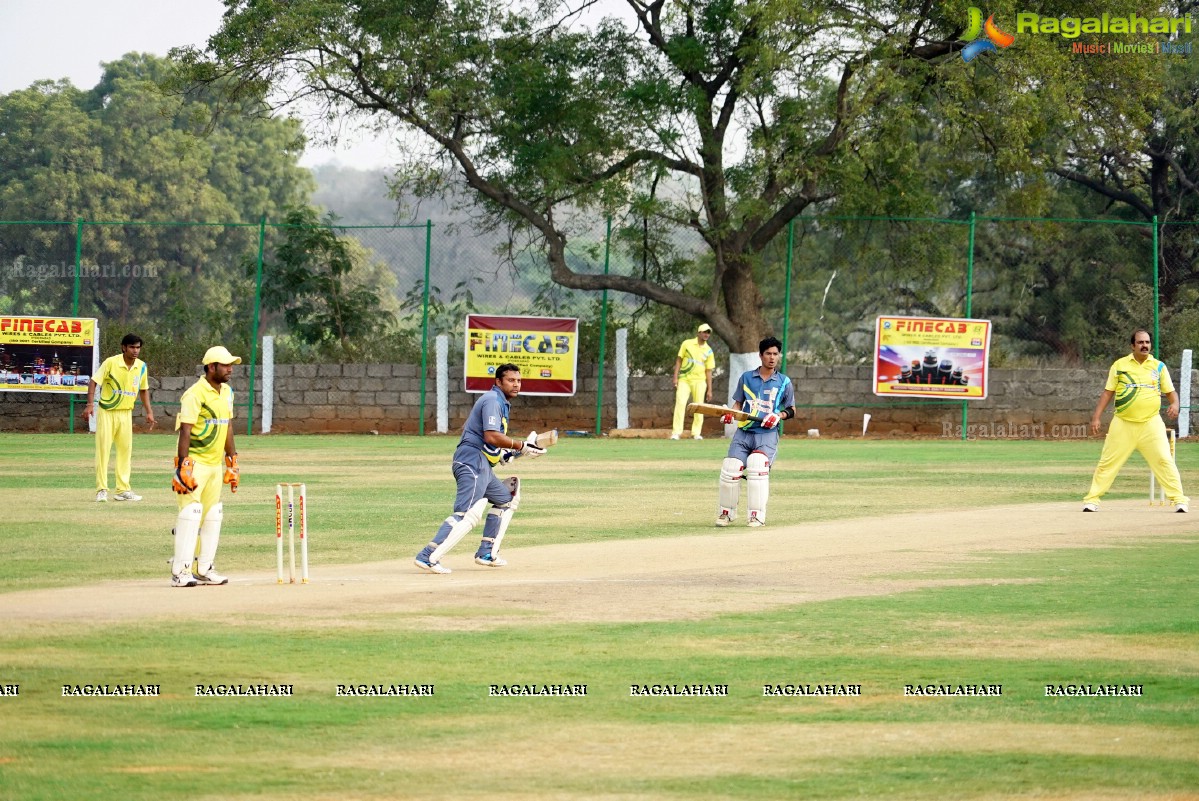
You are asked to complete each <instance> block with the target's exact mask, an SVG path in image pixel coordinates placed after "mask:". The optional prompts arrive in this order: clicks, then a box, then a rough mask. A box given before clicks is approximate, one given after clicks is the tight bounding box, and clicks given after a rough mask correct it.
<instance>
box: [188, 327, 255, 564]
mask: <svg viewBox="0 0 1199 801" xmlns="http://www.w3.org/2000/svg"><path fill="white" fill-rule="evenodd" d="M235 364H241V358H240V357H238V356H234V355H233V354H231V353H230V352H229V351H228V350H227V349H225V348H224V347H222V346H220V345H217V346H216V347H212V348H209V349H208V351H207V352H206V353H205V354H204V377H203V378H201V379H200V380H199V381H197V382H196V383H195V384H192V386H191V387H190V388H189V389H188V390H187V391H186V392H184V393H183V397H182V398H181V399H180V401H179V416H178V417H177V418H176V420H175V430H176V431H178V432H179V443H178V446H177V450H176V455H175V473H174V475H173V476H172V477H171V487H172V488H173V489H174V490H175V492H176V493H177V495H178V500H179V516H178V518H176V520H175V531H174V534H175V556H174V558H173V559H172V560H171V586H172V587H194V586H196V585H197V584H227V583H229V579H227V578H225V577H224V576H222V575H221V574H220V573H218V572H217V571H216V567H215V565H214V562H215V560H216V549H217V543H218V542H219V541H220V538H221V520H222V518H223V517H224V504H222V503H221V483H222V480H223V482H224V483H225V484H228V485H229V489H230V490H232V491H233V492H237V485H238V482H239V480H240V478H241V473H240V470H239V469H238V466H237V448H236V447H234V444H233V428H232V427H231V426H230V421H231V420H232V419H233V390H232V389H231V388H230V387H229V377H230V376H231V375H232V374H233V365H235ZM197 541H198V542H199V551H198V553H197V550H196V544H197ZM193 571H194V572H193Z"/></svg>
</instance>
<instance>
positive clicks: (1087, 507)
mask: <svg viewBox="0 0 1199 801" xmlns="http://www.w3.org/2000/svg"><path fill="white" fill-rule="evenodd" d="M1082 510H1083V511H1084V512H1098V511H1099V504H1097V503H1084V504H1083V505H1082Z"/></svg>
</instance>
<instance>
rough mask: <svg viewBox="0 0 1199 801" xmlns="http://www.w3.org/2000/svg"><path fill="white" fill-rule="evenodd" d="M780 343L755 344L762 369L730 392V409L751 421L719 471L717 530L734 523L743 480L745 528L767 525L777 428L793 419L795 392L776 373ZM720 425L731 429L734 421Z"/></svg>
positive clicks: (744, 376)
mask: <svg viewBox="0 0 1199 801" xmlns="http://www.w3.org/2000/svg"><path fill="white" fill-rule="evenodd" d="M782 354H783V343H782V342H779V341H778V340H777V339H775V338H774V337H767V338H766V339H763V340H762V341H761V342H759V343H758V355H759V356H760V357H761V358H762V366H761V367H759V368H757V369H756V370H748V371H746V372H745V373H743V374H742V375H741V378H740V380H739V381H738V382H737V389H736V390H735V391H734V392H733V406H732V408H734V409H738V410H740V411H743V412H749V413H750V414H752V415H754V417H753V419H751V420H745V421H742V422H740V423H738V424H737V426H738V428H737V432H736V433H735V434H733V441H732V442H731V443H730V444H729V451H728V455H727V456H725V458H724V462H723V463H722V464H721V466H720V499H719V514H718V515H717V517H716V525H718V526H727V525H729V524H730V523H732V522H733V521H734V520H735V519H737V500H738V498H739V497H740V495H741V479H742V478H743V477H744V478H745V485H746V496H747V497H746V500H747V501H748V503H747V506H748V508H749V519H748V525H749V526H750V527H754V528H756V527H758V526H764V525H766V501H767V500H768V498H769V497H770V467H771V465H773V464H774V460H775V456H776V455H777V454H778V447H779V430H778V424H779V423H781V422H782V421H783V420H790V419H791V418H793V417H795V387H794V385H793V384H792V383H791V379H790V378H788V377H787V376H786V375H785V374H783V373H780V372H777V370H778V366H779V362H780V361H781V360H782ZM720 422H722V423H724V424H725V425H729V424H730V423H732V422H733V416H732V415H731V414H726V415H724V416H722V417H721V418H720Z"/></svg>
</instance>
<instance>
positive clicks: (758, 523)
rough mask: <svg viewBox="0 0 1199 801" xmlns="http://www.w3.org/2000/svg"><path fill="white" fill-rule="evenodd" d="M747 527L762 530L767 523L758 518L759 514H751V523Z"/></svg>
mask: <svg viewBox="0 0 1199 801" xmlns="http://www.w3.org/2000/svg"><path fill="white" fill-rule="evenodd" d="M745 525H747V526H749V527H750V528H761V527H762V526H764V525H766V522H765V521H764V520H762V518H760V517H758V513H757V512H750V513H749V521H748V522H747V523H746V524H745Z"/></svg>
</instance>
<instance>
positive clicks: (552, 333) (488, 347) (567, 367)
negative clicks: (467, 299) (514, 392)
mask: <svg viewBox="0 0 1199 801" xmlns="http://www.w3.org/2000/svg"><path fill="white" fill-rule="evenodd" d="M578 346H579V321H578V319H577V318H573V317H497V316H494V315H483V314H469V315H467V317H466V358H465V359H464V360H463V361H464V365H465V370H466V391H467V392H486V391H487V390H489V389H491V388H492V387H493V386H495V371H496V368H497V367H499V366H500V365H501V364H508V363H511V364H515V365H516V366H517V367H519V368H520V376H521V382H520V383H521V389H520V394H522V395H574V394H575V375H576V370H577V367H578V361H579V347H578Z"/></svg>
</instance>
